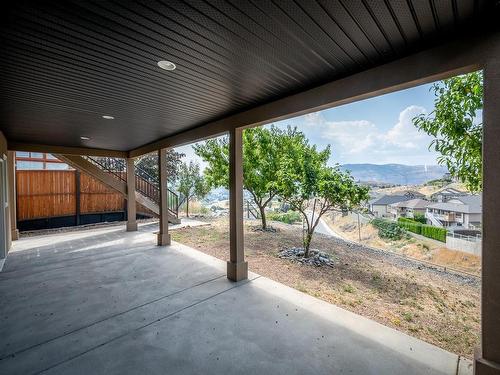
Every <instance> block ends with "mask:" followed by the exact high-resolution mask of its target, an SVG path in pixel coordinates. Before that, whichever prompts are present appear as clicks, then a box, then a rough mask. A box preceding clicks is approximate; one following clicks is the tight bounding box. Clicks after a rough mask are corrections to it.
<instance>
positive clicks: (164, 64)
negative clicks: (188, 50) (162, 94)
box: [158, 60, 176, 70]
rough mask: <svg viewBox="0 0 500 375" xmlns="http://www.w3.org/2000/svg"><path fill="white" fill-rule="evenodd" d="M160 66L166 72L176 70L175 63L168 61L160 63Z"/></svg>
mask: <svg viewBox="0 0 500 375" xmlns="http://www.w3.org/2000/svg"><path fill="white" fill-rule="evenodd" d="M158 66H159V67H160V68H162V69H165V70H174V69H175V68H176V66H175V64H174V63H173V62H171V61H166V60H162V61H158Z"/></svg>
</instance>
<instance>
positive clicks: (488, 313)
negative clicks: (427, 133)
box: [474, 57, 500, 375]
mask: <svg viewBox="0 0 500 375" xmlns="http://www.w3.org/2000/svg"><path fill="white" fill-rule="evenodd" d="M483 74H484V107H483V202H484V204H483V249H482V259H481V262H482V264H481V269H482V287H481V348H479V350H478V351H477V353H476V358H475V361H474V373H475V374H476V375H493V374H495V375H500V272H499V270H500V230H499V228H500V225H499V221H498V212H499V210H500V199H498V196H499V194H500V173H499V165H500V57H498V58H495V59H493V60H492V61H488V63H487V64H486V66H485V67H484V71H483Z"/></svg>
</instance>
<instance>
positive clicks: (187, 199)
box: [186, 198, 189, 217]
mask: <svg viewBox="0 0 500 375" xmlns="http://www.w3.org/2000/svg"><path fill="white" fill-rule="evenodd" d="M186 217H189V198H186Z"/></svg>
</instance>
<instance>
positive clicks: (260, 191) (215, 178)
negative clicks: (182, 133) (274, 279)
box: [193, 126, 299, 229]
mask: <svg viewBox="0 0 500 375" xmlns="http://www.w3.org/2000/svg"><path fill="white" fill-rule="evenodd" d="M298 134H299V132H298V131H297V130H296V129H292V128H287V129H286V130H281V129H279V128H277V127H275V126H271V127H270V128H265V127H257V128H251V129H245V130H244V132H243V187H244V189H246V190H247V191H248V192H249V193H250V194H251V196H252V200H253V202H254V203H255V205H256V206H257V207H258V208H259V212H260V217H261V222H262V228H264V229H266V227H267V221H266V211H265V209H266V207H267V206H268V204H269V203H270V202H271V200H272V199H273V198H274V197H275V196H276V194H277V188H276V175H277V173H278V170H279V168H280V160H281V158H282V157H283V155H285V154H286V153H287V149H286V148H285V147H284V145H285V144H286V143H287V142H293V139H296V138H297V137H298ZM193 147H194V150H195V152H196V154H197V155H198V156H200V157H201V158H202V159H203V160H204V161H206V162H207V163H208V166H207V168H206V170H205V175H206V177H207V180H208V182H209V183H210V185H211V186H213V187H225V188H228V187H229V143H228V138H227V137H222V138H218V139H211V140H208V141H206V142H204V143H202V144H197V145H195V146H193Z"/></svg>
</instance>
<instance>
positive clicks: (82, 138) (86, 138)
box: [80, 135, 90, 141]
mask: <svg viewBox="0 0 500 375" xmlns="http://www.w3.org/2000/svg"><path fill="white" fill-rule="evenodd" d="M80 139H81V140H82V141H88V140H89V139H90V138H89V137H86V136H84V135H82V136H81V137H80Z"/></svg>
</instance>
